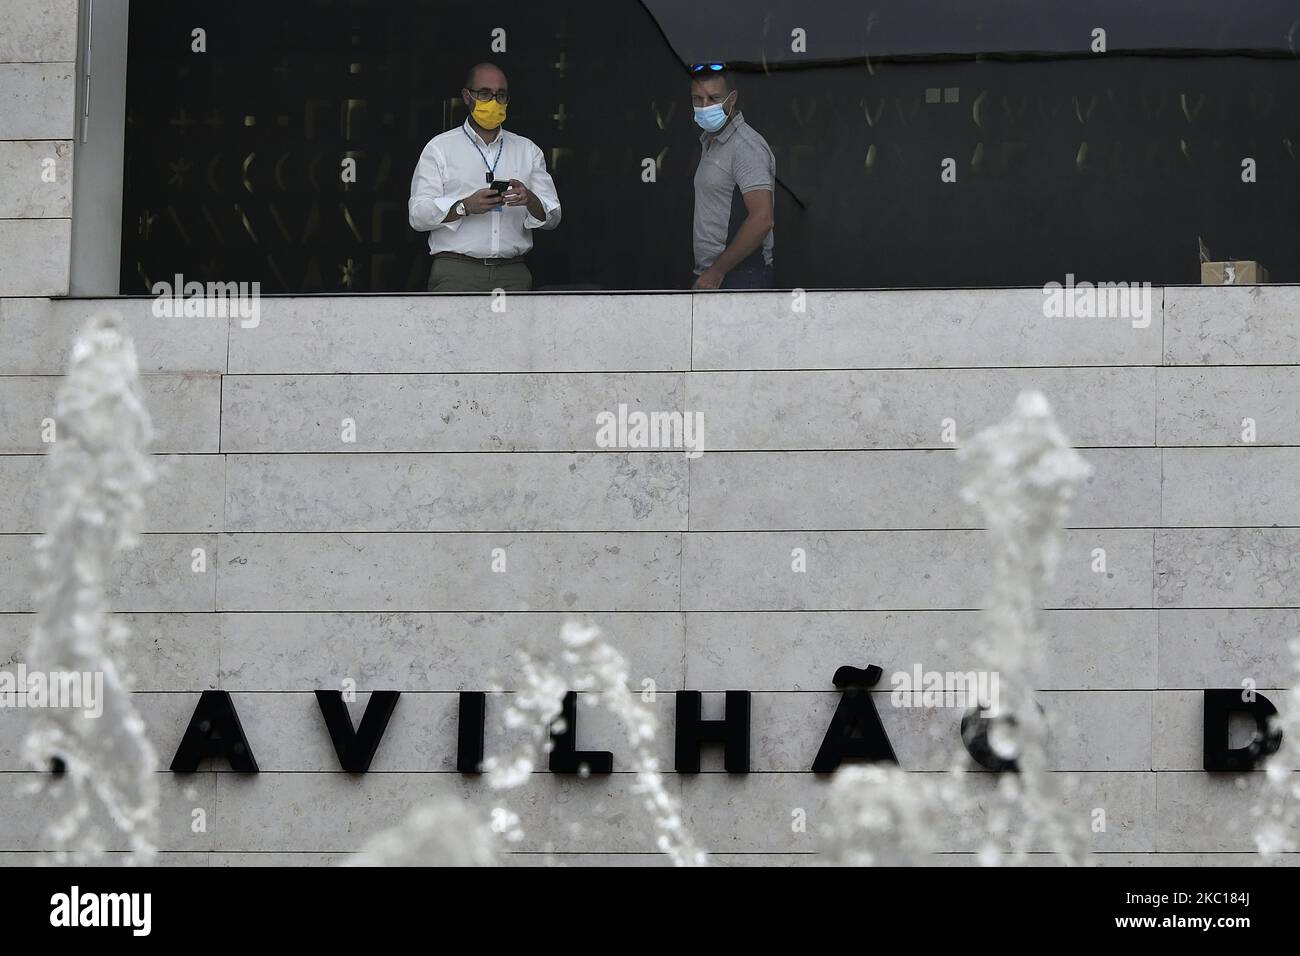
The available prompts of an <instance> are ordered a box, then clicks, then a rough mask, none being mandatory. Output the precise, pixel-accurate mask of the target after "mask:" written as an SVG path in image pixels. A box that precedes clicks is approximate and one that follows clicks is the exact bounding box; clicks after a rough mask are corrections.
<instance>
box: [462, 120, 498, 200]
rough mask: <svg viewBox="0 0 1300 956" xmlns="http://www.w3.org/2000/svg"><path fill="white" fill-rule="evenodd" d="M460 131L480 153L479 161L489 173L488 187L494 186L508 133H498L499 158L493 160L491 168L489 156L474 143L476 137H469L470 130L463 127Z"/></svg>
mask: <svg viewBox="0 0 1300 956" xmlns="http://www.w3.org/2000/svg"><path fill="white" fill-rule="evenodd" d="M460 131H461V132H462V133H464V134H465V138H466V139H467V140H469V144H470V145H471V146H473V147H474V152H476V153H478V157H479V159H481V160H483V165H484V166H487V171H488V177H487V181H488V185H489V186H490V185H491V184H492V180H494V179H496V175H497V163H499V162H501V150H503V149H504V148H505V145H506V131H505V130H502V131H501V132H499V133H497V158H496V159H495V160H493V162H492V165H491V166H488V161H487V156H485V155H484V154H483V150H481V149H479V148H478V143H476V142H474V137H473V136H470V135H469V130H467V129H466V128H465V127H463V126H462V127H461V128H460Z"/></svg>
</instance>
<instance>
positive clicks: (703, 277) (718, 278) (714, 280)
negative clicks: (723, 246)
mask: <svg viewBox="0 0 1300 956" xmlns="http://www.w3.org/2000/svg"><path fill="white" fill-rule="evenodd" d="M726 277H727V276H726V273H724V272H719V271H718V270H717V269H714V268H713V267H712V266H710V267H709V268H708V269H705V270H704V271H703V272H701V273H700V275H699V278H698V279H696V280H695V284H694V285H693V286H691V288H692V289H720V288H722V280H723V279H725V278H726Z"/></svg>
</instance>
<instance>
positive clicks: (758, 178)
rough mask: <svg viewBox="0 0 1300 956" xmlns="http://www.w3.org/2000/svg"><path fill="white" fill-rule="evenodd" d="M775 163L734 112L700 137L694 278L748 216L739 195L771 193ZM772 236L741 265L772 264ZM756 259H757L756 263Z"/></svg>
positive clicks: (739, 116) (750, 129) (697, 168)
mask: <svg viewBox="0 0 1300 956" xmlns="http://www.w3.org/2000/svg"><path fill="white" fill-rule="evenodd" d="M775 184H776V158H775V157H774V156H773V155H772V150H771V148H770V147H769V146H768V145H767V140H765V139H763V137H762V136H760V135H759V134H758V133H756V132H755V131H754V128H753V127H752V126H750V125H749V124H748V123H746V122H745V117H744V115H743V114H742V113H741V112H740V110H737V111H736V112H735V113H733V114H732V117H731V121H730V122H728V123H727V125H726V126H724V127H723V128H722V129H721V130H719V131H718V132H716V133H702V134H701V135H700V165H699V166H697V167H696V169H695V274H696V275H699V274H700V273H701V272H703V271H704V270H705V269H707V268H709V266H711V265H713V263H714V262H715V261H717V258H718V256H720V255H721V254H722V250H724V249H726V248H727V244H728V243H729V242H730V241H731V239H732V238H733V237H734V236H735V235H736V231H737V230H738V229H740V225H741V223H743V222H744V221H745V216H746V215H748V212H747V211H746V209H745V201H744V199H743V198H742V194H744V193H747V192H750V191H752V190H755V189H766V190H768V191H769V192H773V191H775ZM774 245H775V240H774V239H773V236H772V233H771V232H769V233H768V234H767V238H766V239H764V240H763V246H762V248H761V249H758V250H756V251H755V252H754V254H753V255H752V256H750V257H749V259H747V260H745V261H744V262H742V263H741V265H746V266H747V265H751V264H754V265H756V264H758V263H760V262H766V263H767V264H768V265H771V264H772V247H773V246H774ZM760 257H761V258H760Z"/></svg>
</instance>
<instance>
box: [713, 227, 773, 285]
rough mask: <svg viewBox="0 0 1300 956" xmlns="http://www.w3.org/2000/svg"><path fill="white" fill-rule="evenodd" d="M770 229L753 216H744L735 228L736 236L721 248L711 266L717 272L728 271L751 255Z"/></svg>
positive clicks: (761, 243)
mask: <svg viewBox="0 0 1300 956" xmlns="http://www.w3.org/2000/svg"><path fill="white" fill-rule="evenodd" d="M771 231H772V227H771V226H770V225H769V224H767V223H765V222H762V221H761V220H758V219H756V218H755V217H754V216H752V215H751V216H746V217H745V221H744V222H743V223H741V224H740V228H739V229H737V230H736V236H735V238H734V239H732V240H731V245H729V246H727V248H725V249H723V250H722V253H721V254H720V255H719V256H718V258H717V259H716V260H715V261H714V263H713V266H712V268H714V269H716V270H717V271H719V272H723V273H726V272H730V271H731V270H732V269H734V268H736V266H738V265H740V264H741V263H742V262H744V261H745V259H747V258H748V257H749V256H751V255H753V254H754V253H755V252H756V251H757V250H758V248H759V247H760V246H762V245H763V240H764V239H766V238H767V234H768V233H769V232H771Z"/></svg>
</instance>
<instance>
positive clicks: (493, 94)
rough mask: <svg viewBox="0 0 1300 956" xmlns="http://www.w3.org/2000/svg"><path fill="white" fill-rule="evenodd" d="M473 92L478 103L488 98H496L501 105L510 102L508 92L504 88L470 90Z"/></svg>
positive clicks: (484, 101)
mask: <svg viewBox="0 0 1300 956" xmlns="http://www.w3.org/2000/svg"><path fill="white" fill-rule="evenodd" d="M470 92H471V93H473V94H474V99H476V100H478V101H479V102H480V103H486V102H487V101H488V100H496V101H497V102H498V103H500V104H501V105H502V106H504V105H505V104H506V103H509V102H510V94H509V93H508V92H506V91H505V90H496V91H493V90H488V89H483V90H470Z"/></svg>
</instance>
